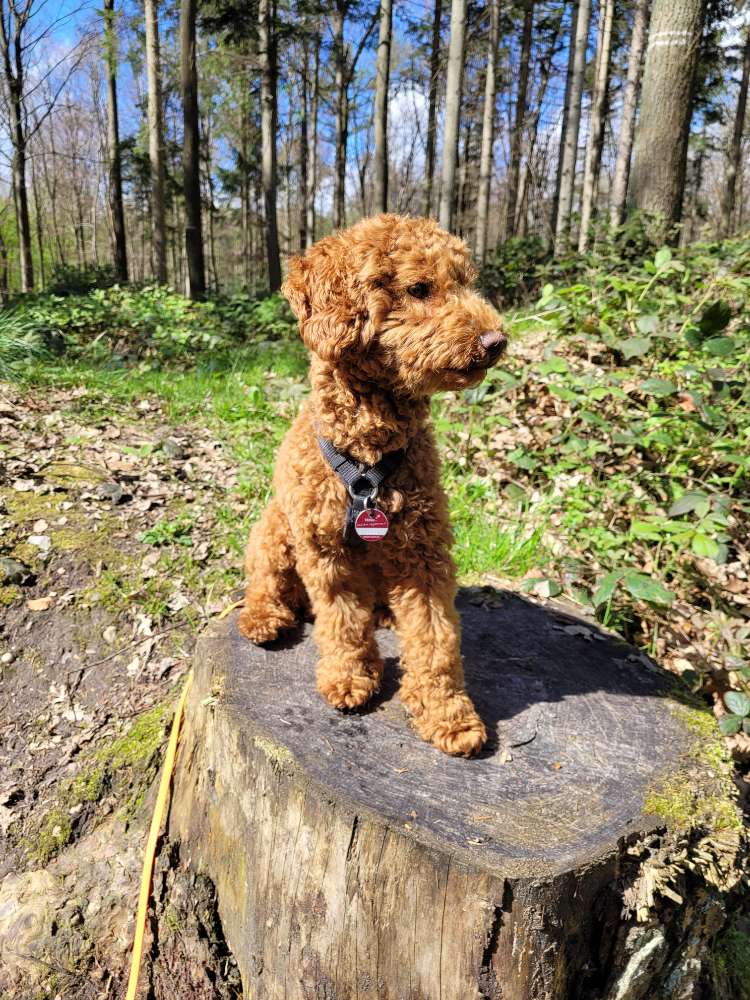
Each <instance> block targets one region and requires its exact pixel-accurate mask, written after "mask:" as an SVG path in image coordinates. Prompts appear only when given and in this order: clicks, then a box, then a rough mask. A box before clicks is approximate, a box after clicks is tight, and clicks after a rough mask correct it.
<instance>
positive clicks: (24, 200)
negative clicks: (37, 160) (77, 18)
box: [0, 0, 34, 292]
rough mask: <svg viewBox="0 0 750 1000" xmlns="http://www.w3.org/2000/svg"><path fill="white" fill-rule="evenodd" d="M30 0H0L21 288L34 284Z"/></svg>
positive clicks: (0, 34) (0, 45)
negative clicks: (27, 54) (27, 58)
mask: <svg viewBox="0 0 750 1000" xmlns="http://www.w3.org/2000/svg"><path fill="white" fill-rule="evenodd" d="M32 4H33V0H25V2H24V3H23V4H21V5H17V4H16V0H0V47H1V48H2V58H3V68H4V71H5V85H6V88H7V93H8V104H9V110H10V141H11V145H12V147H13V196H14V200H15V204H16V218H17V220H18V241H19V252H20V259H21V290H22V291H24V292H30V291H31V289H32V288H33V287H34V264H33V261H32V256H31V222H30V219H29V195H28V189H27V185H26V146H27V141H28V135H27V129H26V112H25V108H24V103H23V102H24V91H25V86H26V66H25V65H24V49H25V44H24V32H25V30H26V27H27V25H28V23H29V18H30V17H31V14H32Z"/></svg>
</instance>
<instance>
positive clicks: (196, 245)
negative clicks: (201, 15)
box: [180, 0, 206, 299]
mask: <svg viewBox="0 0 750 1000" xmlns="http://www.w3.org/2000/svg"><path fill="white" fill-rule="evenodd" d="M196 6H197V0H182V6H181V11H180V70H181V81H182V108H183V125H184V128H183V147H182V172H183V193H184V197H185V256H186V258H187V279H188V280H187V294H188V298H191V299H202V298H203V296H204V295H205V294H206V269H205V264H204V261H203V225H202V220H201V176H200V130H199V120H198V71H197V67H196V62H195V14H196Z"/></svg>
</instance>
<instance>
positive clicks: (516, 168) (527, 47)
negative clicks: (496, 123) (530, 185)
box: [505, 0, 534, 240]
mask: <svg viewBox="0 0 750 1000" xmlns="http://www.w3.org/2000/svg"><path fill="white" fill-rule="evenodd" d="M533 27H534V0H526V4H525V9H524V14H523V32H522V36H521V66H520V69H519V73H518V93H517V95H516V114H515V121H514V123H513V134H512V135H511V139H510V163H509V164H508V188H507V195H506V206H505V238H506V240H509V239H512V238H513V237H514V236H515V235H516V216H517V206H518V178H519V175H520V172H521V146H522V143H523V128H524V123H525V121H526V99H527V94H528V88H529V70H530V62H531V37H532V31H533Z"/></svg>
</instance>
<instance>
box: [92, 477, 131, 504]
mask: <svg viewBox="0 0 750 1000" xmlns="http://www.w3.org/2000/svg"><path fill="white" fill-rule="evenodd" d="M126 496H127V494H126V493H125V490H124V489H123V488H122V486H120V484H119V483H102V484H101V486H100V487H99V489H98V490H97V497H98V498H99V499H100V500H109V501H110V503H111V504H112V506H113V507H115V506H116V505H117V504H118V503H122V501H123V500H124V499H125V497H126Z"/></svg>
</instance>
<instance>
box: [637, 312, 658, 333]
mask: <svg viewBox="0 0 750 1000" xmlns="http://www.w3.org/2000/svg"><path fill="white" fill-rule="evenodd" d="M635 325H636V326H637V327H638V329H639V331H640V332H641V333H646V334H652V333H656V331H657V329H658V327H659V317H658V316H656V315H655V314H654V313H651V314H650V315H647V316H639V317H638V319H637V320H636V321H635Z"/></svg>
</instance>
